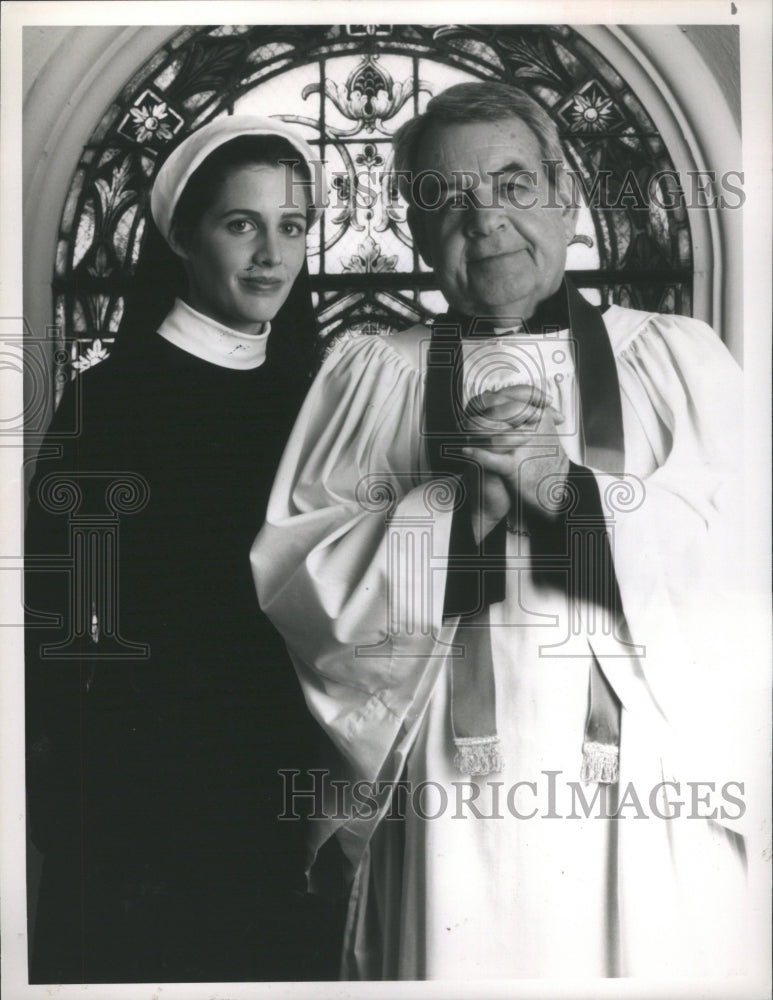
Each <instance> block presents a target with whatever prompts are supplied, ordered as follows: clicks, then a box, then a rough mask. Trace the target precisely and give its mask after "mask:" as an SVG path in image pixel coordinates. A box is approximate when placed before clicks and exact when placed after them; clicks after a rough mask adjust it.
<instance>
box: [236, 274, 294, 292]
mask: <svg viewBox="0 0 773 1000" xmlns="http://www.w3.org/2000/svg"><path fill="white" fill-rule="evenodd" d="M240 281H241V283H242V284H243V285H244V286H245V287H246V288H247V289H249V290H250V291H254V292H273V291H276V289H277V288H281V287H282V285H283V284H284V281H283V280H282V278H261V277H257V276H253V275H241V276H240Z"/></svg>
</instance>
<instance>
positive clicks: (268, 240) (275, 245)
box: [252, 230, 282, 267]
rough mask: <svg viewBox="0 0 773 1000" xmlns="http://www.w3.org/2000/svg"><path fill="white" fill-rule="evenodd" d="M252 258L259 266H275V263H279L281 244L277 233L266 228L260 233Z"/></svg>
mask: <svg viewBox="0 0 773 1000" xmlns="http://www.w3.org/2000/svg"><path fill="white" fill-rule="evenodd" d="M252 260H253V263H255V264H260V265H261V267H276V265H277V264H281V263H282V244H281V241H280V239H279V235H278V234H277V233H272V232H270V231H268V230H266V231H264V232H263V233H261V235H260V239H259V240H258V243H257V246H256V247H255V251H254V253H253V255H252Z"/></svg>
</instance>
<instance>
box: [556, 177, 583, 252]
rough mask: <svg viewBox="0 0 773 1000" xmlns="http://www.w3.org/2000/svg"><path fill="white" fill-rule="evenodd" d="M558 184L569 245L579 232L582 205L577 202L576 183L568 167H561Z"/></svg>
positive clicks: (563, 221)
mask: <svg viewBox="0 0 773 1000" xmlns="http://www.w3.org/2000/svg"><path fill="white" fill-rule="evenodd" d="M557 186H558V197H559V200H560V201H561V205H562V208H561V215H562V218H561V221H562V223H563V226H564V235H565V236H566V242H567V245H568V244H569V243H571V242H572V240H573V239H574V234H575V233H576V232H577V218H578V216H579V213H580V206H579V205H578V204H577V199H576V198H575V197H574V185H573V184H572V179H571V177H570V176H569V174H568V172H567V170H566V167H563V166H562V167H561V169H560V170H559V174H558V179H557Z"/></svg>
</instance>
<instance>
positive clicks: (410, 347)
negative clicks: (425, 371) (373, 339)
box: [385, 323, 432, 371]
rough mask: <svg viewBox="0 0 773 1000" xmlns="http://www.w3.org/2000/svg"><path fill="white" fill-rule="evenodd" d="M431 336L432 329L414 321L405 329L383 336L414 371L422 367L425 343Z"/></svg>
mask: <svg viewBox="0 0 773 1000" xmlns="http://www.w3.org/2000/svg"><path fill="white" fill-rule="evenodd" d="M431 337H432V331H431V330H430V328H429V327H428V326H425V325H424V324H423V323H415V324H414V325H413V326H409V327H407V328H406V329H405V330H399V331H397V332H396V333H392V334H389V335H388V336H386V337H385V339H387V340H388V342H389V344H390V346H391V347H392V349H393V350H394V351H396V352H397V353H398V354H399V355H400V356H401V357H402V359H403V360H404V361H407V363H408V364H409V365H410V367H411V368H413V369H414V370H415V371H421V370H422V368H423V367H424V358H425V357H426V349H427V344H428V343H429V341H430V339H431Z"/></svg>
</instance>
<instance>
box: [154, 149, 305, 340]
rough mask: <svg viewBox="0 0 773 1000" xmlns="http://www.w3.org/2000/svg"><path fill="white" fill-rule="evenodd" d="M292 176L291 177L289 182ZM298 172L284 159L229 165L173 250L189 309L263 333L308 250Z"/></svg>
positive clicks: (239, 329) (233, 326)
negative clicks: (282, 163) (187, 234)
mask: <svg viewBox="0 0 773 1000" xmlns="http://www.w3.org/2000/svg"><path fill="white" fill-rule="evenodd" d="M293 180H294V181H295V185H293ZM301 184H302V178H301V177H300V175H298V174H297V172H295V171H293V169H292V168H291V167H289V166H271V165H268V164H255V165H250V166H243V167H234V168H233V170H232V171H231V172H230V173H229V174H228V176H227V177H226V179H225V181H224V182H223V183H222V184H221V185H220V188H219V190H218V192H217V194H216V196H215V199H214V201H212V202H211V203H210V205H209V206H208V208H207V209H206V211H205V212H204V214H203V215H202V216H201V218H200V219H199V221H198V223H197V224H196V226H195V228H194V229H193V232H192V234H191V238H190V240H189V241H187V242H186V244H185V245H182V244H181V243H180V242H179V240H175V239H174V236H173V247H174V249H175V252H176V253H178V254H179V256H181V257H182V258H183V259H184V261H185V265H186V270H187V273H188V301H189V303H190V305H191V306H193V308H194V309H196V310H197V311H198V312H200V313H203V314H204V315H205V316H209V317H211V318H212V319H214V320H217V321H218V322H219V323H223V324H224V325H225V326H228V327H230V328H231V329H232V330H238V331H239V332H240V333H249V334H257V333H260V332H261V330H262V327H263V324H264V323H265V322H266V321H267V320H271V319H273V317H274V316H275V315H276V314H277V312H278V311H279V308H280V307H281V305H282V303H283V302H284V301H285V299H286V298H287V296H288V294H289V292H290V289H291V288H292V285H293V282H294V281H295V279H296V277H297V276H298V272H299V271H300V269H301V265H302V264H303V260H304V257H305V255H306V205H305V204H301V202H302V201H303V196H302V195H298V194H295V197H294V200H295V201H296V202H297V204H296V205H293V204H292V201H293V192H298V191H300V190H301Z"/></svg>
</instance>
